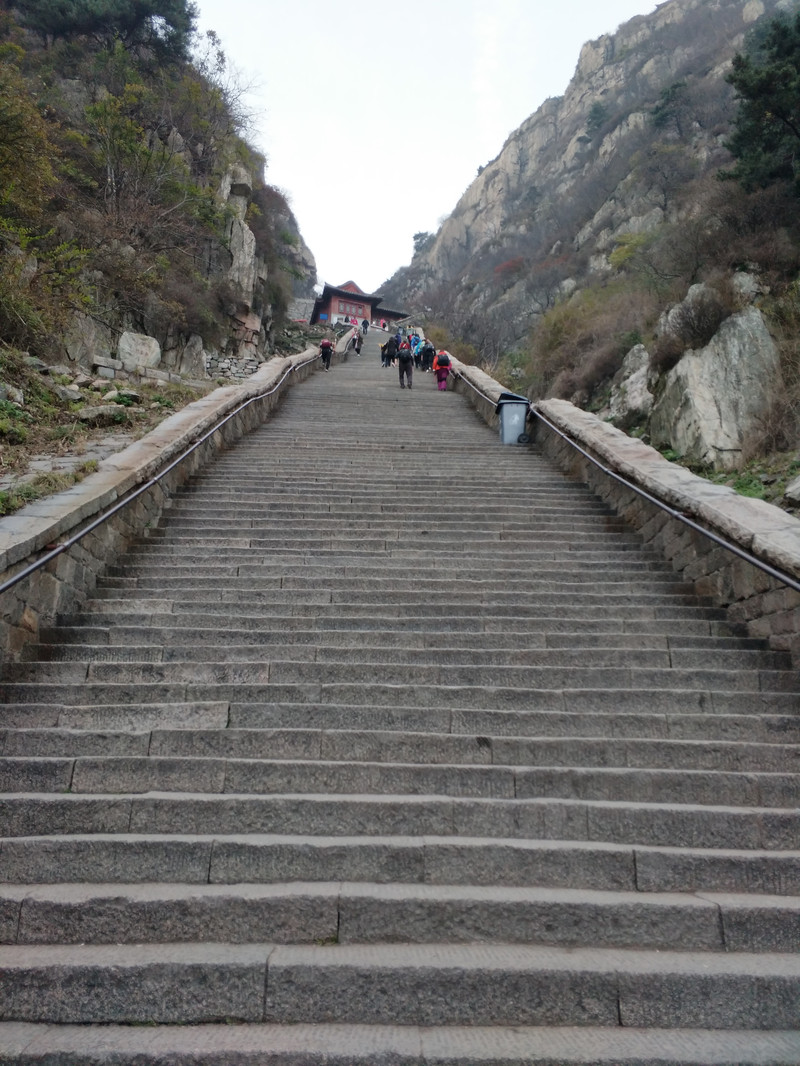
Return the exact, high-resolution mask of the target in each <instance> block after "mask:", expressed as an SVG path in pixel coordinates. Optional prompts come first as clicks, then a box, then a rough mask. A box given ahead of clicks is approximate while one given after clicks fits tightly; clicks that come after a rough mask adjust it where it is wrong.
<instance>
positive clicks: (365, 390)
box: [0, 337, 800, 1066]
mask: <svg viewBox="0 0 800 1066" xmlns="http://www.w3.org/2000/svg"><path fill="white" fill-rule="evenodd" d="M0 696H1V697H2V701H3V704H4V706H3V707H2V710H1V712H0V713H2V721H1V723H0V743H1V744H2V759H1V760H0V774H1V775H2V785H1V787H2V791H3V795H2V796H1V797H0V827H2V843H1V844H0V882H2V884H0V941H2V944H3V945H4V946H3V947H1V948H0V1018H1V1019H2V1024H0V1063H2V1064H6V1063H8V1064H11V1063H14V1064H17V1063H25V1064H33V1063H36V1064H45V1066H76V1064H84V1063H86V1064H90V1063H91V1064H95V1063H96V1064H99V1063H113V1064H115V1066H122V1064H130V1066H133V1064H136V1066H148V1064H155V1063H160V1064H171V1066H172V1064H183V1066H189V1064H200V1063H203V1064H212V1066H243V1064H245V1063H247V1064H256V1063H258V1064H264V1063H269V1064H276V1066H290V1064H291V1066H301V1064H311V1066H322V1064H326V1066H332V1064H337V1066H345V1064H354V1066H355V1064H357V1066H381V1064H383V1066H390V1064H391V1066H412V1064H423V1063H424V1064H433V1063H435V1064H437V1066H454V1064H457V1063H458V1064H469V1063H475V1064H479V1063H480V1064H482V1066H486V1064H489V1063H492V1064H500V1063H502V1064H504V1066H512V1064H513V1066H522V1064H526V1066H545V1064H546V1066H557V1064H564V1066H572V1064H577V1063H581V1064H584V1066H586V1064H592V1063H603V1064H614V1066H648V1064H653V1066H655V1064H658V1066H669V1064H673V1066H688V1064H714V1066H724V1064H728V1066H750V1064H756V1063H758V1064H762V1066H767V1064H769V1066H788V1064H797V1063H800V954H798V946H800V850H798V840H799V839H800V838H799V836H798V829H799V828H800V811H798V809H797V808H798V781H799V780H800V777H798V757H799V756H800V717H799V716H798V710H799V709H800V685H798V678H797V675H796V673H795V672H793V671H792V670H791V669H790V664H789V662H788V661H787V660H785V659H784V658H783V657H782V656H781V655H778V654H775V653H772V652H770V651H769V650H767V649H766V648H765V647H764V646H763V645H762V644H760V643H759V642H756V641H752V640H747V639H743V638H742V637H740V636H737V635H736V634H735V633H733V632H731V630H730V629H729V627H728V626H727V625H726V623H725V621H724V617H723V615H722V614H721V612H720V611H718V610H716V609H714V608H713V607H712V606H711V605H710V604H709V603H707V602H703V601H702V600H699V599H698V598H697V597H696V596H695V595H693V592H692V589H691V588H690V587H687V586H685V585H683V584H680V583H679V582H678V581H676V579H675V576H674V575H673V574H672V572H671V571H669V570H668V569H666V568H665V566H664V565H663V564H662V563H661V562H660V561H659V560H658V559H657V558H655V557H654V556H653V555H652V554H649V553H647V552H646V551H644V550H643V549H642V548H641V547H640V545H639V543H638V541H637V539H636V537H635V536H634V535H633V534H632V533H631V532H630V531H629V530H628V529H627V528H626V527H625V526H624V524H623V523H622V522H620V521H619V520H618V519H617V518H616V517H615V516H614V515H613V514H611V513H610V512H609V511H608V510H606V509H605V508H604V506H603V505H602V504H601V503H600V502H598V501H597V500H596V499H594V498H593V497H591V496H590V495H589V494H588V493H587V492H586V490H585V489H584V488H583V487H582V486H580V485H578V484H576V483H573V482H570V481H567V480H565V479H564V478H563V477H562V476H561V475H560V474H559V473H558V472H556V471H555V470H554V469H552V468H551V467H550V466H549V465H548V463H547V462H546V461H545V460H544V459H543V458H542V457H541V456H539V455H537V454H536V453H535V451H533V450H532V449H530V448H525V447H503V446H502V445H501V444H500V443H499V441H498V438H497V435H496V434H495V433H494V432H493V431H491V430H490V429H488V428H487V427H486V426H485V425H483V423H481V422H480V421H479V420H478V418H477V416H476V415H475V414H474V413H473V412H472V410H471V409H470V408H469V407H468V405H467V404H466V403H465V402H464V400H463V399H462V398H461V397H460V396H458V395H455V394H453V393H445V394H442V393H439V392H438V391H437V390H436V388H435V383H434V381H433V379H432V376H431V375H425V374H419V373H418V374H416V375H415V378H414V388H413V390H412V391H411V392H409V391H406V390H401V389H400V388H399V386H398V380H397V372H396V371H394V370H383V369H381V368H380V366H379V362H378V358H377V340H376V339H374V338H372V337H371V338H370V340H369V343H368V345H367V346H366V347H365V349H364V355H363V356H362V357H360V358H351V359H350V361H349V362H348V363H347V364H345V365H342V366H338V367H335V368H334V369H332V371H331V373H330V374H324V373H318V374H316V375H315V376H314V378H313V379H312V380H310V381H309V382H307V383H305V384H303V385H298V386H296V387H295V388H294V389H293V390H292V392H291V393H290V395H289V398H288V399H287V400H286V402H285V403H284V405H283V407H282V408H281V409H280V411H279V412H278V413H277V414H276V416H275V417H274V419H273V420H272V421H271V422H270V423H268V424H267V425H265V426H264V427H262V428H261V429H260V430H258V431H256V432H255V433H253V434H252V435H251V436H249V437H247V438H245V439H244V440H243V441H242V442H241V443H240V444H239V446H238V447H236V448H235V450H233V451H231V452H229V453H226V454H225V455H223V456H222V457H221V458H219V459H218V460H217V461H216V462H215V463H214V464H213V465H212V466H211V467H209V468H208V469H207V471H206V472H204V473H203V474H202V475H201V476H198V477H196V478H195V479H194V480H193V482H192V483H191V484H190V485H189V486H188V488H187V489H186V490H184V491H183V492H181V493H180V495H179V496H177V497H176V498H175V499H174V501H173V503H172V506H171V507H170V508H169V509H168V510H167V511H166V512H165V515H164V519H163V520H162V521H161V522H160V523H159V525H158V527H157V528H155V529H152V530H151V531H150V534H149V536H148V537H147V538H146V539H144V540H143V541H142V542H141V543H140V544H138V545H137V546H135V547H134V548H133V549H132V550H131V551H130V552H129V553H128V554H127V555H126V556H125V557H123V558H120V559H119V561H118V564H117V565H116V566H115V567H114V568H113V570H112V571H111V572H110V573H109V574H108V575H107V576H106V577H105V578H104V579H103V580H102V581H101V583H100V586H99V588H98V590H97V594H96V597H95V598H94V599H92V600H91V601H90V602H88V603H87V604H86V605H85V608H84V610H83V611H82V613H81V614H80V615H79V616H77V617H72V618H69V619H64V620H62V621H61V623H60V624H59V625H58V626H57V627H56V628H54V629H52V630H51V631H49V632H47V633H45V634H43V636H42V642H41V644H40V645H39V646H38V647H36V648H35V649H34V651H33V652H32V654H31V656H30V661H28V662H25V663H21V664H18V665H16V666H11V667H9V668H8V669H7V670H6V672H5V675H4V678H3V681H2V684H1V685H0Z"/></svg>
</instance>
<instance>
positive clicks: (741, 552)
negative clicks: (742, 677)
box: [453, 370, 800, 592]
mask: <svg viewBox="0 0 800 1066" xmlns="http://www.w3.org/2000/svg"><path fill="white" fill-rule="evenodd" d="M453 372H454V373H455V375H456V376H457V377H458V378H460V380H461V381H463V382H464V383H465V384H467V385H469V387H470V388H471V389H473V391H474V392H477V393H478V395H479V396H481V397H482V398H483V399H484V400H486V401H487V402H488V403H491V404H492V405H494V404H495V401H494V400H493V399H492V398H491V396H487V395H486V393H485V392H482V391H481V390H480V389H479V388H478V387H477V385H474V384H473V383H472V382H471V381H469V379H468V378H466V377H464V375H463V374H462V373H461V372H460V371H458V370H455V371H453ZM528 412H529V413H530V414H532V415H533V416H534V417H535V418H538V419H539V421H540V422H543V423H544V425H546V426H547V428H548V429H550V430H552V432H553V433H555V434H556V435H557V436H558V437H560V438H561V439H562V440H563V441H565V442H566V443H567V444H569V445H570V447H572V448H574V449H575V451H577V452H579V453H580V455H582V456H583V457H584V458H585V459H588V460H589V462H590V463H593V464H594V466H596V467H597V468H598V470H600V471H601V472H602V473H603V474H605V475H606V477H610V478H612V479H613V480H614V481H616V482H618V483H619V484H620V485H623V486H624V487H625V488H627V489H630V490H631V492H635V493H636V494H637V496H641V497H642V498H643V499H645V500H647V502H648V503H652V504H653V505H654V506H655V507H658V508H659V509H660V510H662V511H664V512H666V514H668V515H669V516H670V518H676V519H677V520H678V521H679V522H682V523H683V524H684V525H685V526H688V527H689V528H690V529H693V530H695V532H697V533H701V534H702V535H703V536H704V537H708V539H709V540H711V541H713V542H714V543H715V544H717V545H719V547H720V548H724V549H725V550H726V551H729V552H732V553H733V554H734V555H736V556H738V557H739V558H740V559H742V560H744V562H746V563H750V565H751V566H755V567H756V568H757V569H759V570H761V571H763V573H765V574H768V575H769V576H770V577H774V578H775V580H776V581H780V582H781V584H782V585H786V586H787V587H788V588H790V589H793V590H794V591H795V592H800V581H798V580H797V578H795V577H792V575H791V574H788V573H787V572H786V571H785V570H780V569H778V567H775V566H772V564H771V563H767V562H765V561H764V560H763V559H759V557H758V556H757V555H754V554H753V553H752V552H750V551H748V550H747V549H746V548H742V547H741V546H740V545H739V544H734V543H733V541H730V540H728V539H727V538H726V537H723V536H720V534H719V533H714V531H713V530H710V529H707V528H706V527H705V526H701V525H700V523H699V522H695V521H694V519H693V518H689V516H688V515H687V514H685V513H684V512H683V511H677V510H676V509H675V508H674V507H670V505H669V504H668V503H665V502H664V500H660V499H659V498H658V497H657V496H653V495H652V494H651V493H649V492H648V491H647V490H646V489H643V488H641V486H639V485H637V484H635V482H633V481H630V480H629V479H628V478H626V477H623V476H622V474H618V473H617V472H616V470H612V469H611V468H610V467H607V466H606V465H605V464H604V463H601V462H600V460H599V459H598V458H597V457H596V456H594V455H592V454H591V452H588V451H587V450H586V449H585V448H583V447H581V445H580V444H578V443H577V441H574V440H573V439H572V437H570V436H568V435H567V434H566V433H564V431H563V430H561V429H559V428H558V426H556V425H554V424H553V423H552V422H551V421H550V419H549V418H548V417H547V416H546V415H543V414H542V413H541V411H537V409H536V408H535V407H534V405H533V404H532V403H529V404H528Z"/></svg>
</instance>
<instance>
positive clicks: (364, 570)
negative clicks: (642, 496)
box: [107, 551, 675, 583]
mask: <svg viewBox="0 0 800 1066" xmlns="http://www.w3.org/2000/svg"><path fill="white" fill-rule="evenodd" d="M176 554H177V553H171V554H162V555H158V556H156V555H152V554H148V555H146V556H132V557H131V556H128V557H126V559H125V561H121V562H119V563H117V564H116V565H115V566H112V567H109V569H108V571H107V575H108V576H109V577H111V578H123V577H127V578H131V577H163V576H165V575H166V576H171V575H174V576H177V577H181V576H193V575H196V574H204V575H208V576H211V577H213V576H215V575H223V576H224V575H230V574H236V573H252V574H269V573H271V572H272V571H274V572H276V573H279V574H280V575H281V576H282V577H300V578H305V579H307V580H312V581H313V580H328V579H331V578H339V579H342V578H348V577H350V578H358V577H379V578H383V577H386V576H387V575H390V574H392V573H394V572H407V562H408V560H406V559H399V560H398V559H394V558H393V559H386V560H385V561H384V562H382V563H380V564H378V563H377V562H375V563H372V562H367V561H364V563H363V565H360V566H354V565H350V564H349V563H348V562H347V561H346V560H344V561H341V562H336V561H333V560H331V561H324V560H320V559H317V558H316V557H315V556H314V555H311V556H310V557H309V558H307V559H305V560H304V561H302V562H300V561H297V560H296V559H295V560H294V561H292V560H291V559H286V560H281V559H275V558H274V557H273V556H270V557H269V558H268V559H253V556H252V552H243V551H237V552H231V553H227V552H226V555H225V561H224V562H222V561H220V557H219V555H218V553H216V552H206V553H198V554H196V555H194V556H193V557H192V558H191V559H183V560H181V561H180V562H178V561H177V560H176ZM576 555H577V556H580V558H574V556H576ZM145 559H146V560H147V561H146V562H145V561H143V560H145ZM564 563H569V564H570V571H571V575H572V574H574V575H576V580H579V579H580V578H581V577H582V576H583V575H584V574H594V573H599V574H602V575H604V576H605V575H606V574H608V573H609V572H613V573H616V574H621V575H623V577H624V578H629V577H631V576H633V575H645V576H646V575H648V574H650V573H655V574H667V573H670V576H671V577H672V580H673V581H674V580H675V574H674V573H671V572H670V571H668V570H667V568H666V567H664V566H663V565H661V566H659V565H658V564H657V563H656V562H655V561H654V560H650V559H640V558H638V557H635V556H633V553H632V552H627V553H626V552H619V553H618V554H616V555H611V554H610V553H608V552H606V553H601V552H561V553H556V552H547V553H545V552H542V553H540V555H539V557H538V558H537V573H539V574H540V573H543V572H546V573H551V572H553V573H561V574H562V575H563V569H564ZM414 576H415V577H418V578H421V579H422V578H424V579H426V580H427V579H429V578H439V579H447V580H456V579H459V580H461V579H463V580H467V581H475V580H477V581H485V580H487V579H488V578H489V577H491V579H492V580H494V581H496V582H498V583H501V582H502V581H506V582H507V581H508V580H509V578H510V579H511V580H512V581H514V582H515V583H516V582H518V581H519V573H518V570H517V568H516V567H514V566H511V565H506V566H504V567H499V566H498V567H495V568H493V571H492V573H491V575H488V574H487V571H486V568H485V567H479V566H472V567H467V566H455V565H453V564H451V563H450V562H449V561H448V562H445V561H443V562H441V563H439V562H438V561H436V560H432V561H429V557H428V556H427V555H426V556H423V557H422V558H418V559H417V561H416V563H415V565H414Z"/></svg>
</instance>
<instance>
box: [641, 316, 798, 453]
mask: <svg viewBox="0 0 800 1066" xmlns="http://www.w3.org/2000/svg"><path fill="white" fill-rule="evenodd" d="M779 380H780V367H779V357H778V350H777V348H776V347H775V344H774V342H773V340H772V338H771V337H770V335H769V332H768V330H767V327H766V325H765V324H764V319H763V318H762V316H761V312H760V311H759V310H758V309H757V308H755V307H748V308H746V309H745V310H744V311H739V312H738V313H737V314H735V315H731V317H730V318H728V319H726V320H725V321H724V322H723V323H722V325H721V326H720V328H719V330H718V331H717V333H716V334H715V336H714V337H713V338H712V340H711V341H710V343H709V344H707V345H706V347H705V348H700V349H698V350H697V351H688V352H686V354H685V355H684V356H683V358H682V359H681V360H680V362H679V363H678V364H677V366H675V367H673V368H672V370H670V371H669V373H668V374H667V375H666V381H665V386H664V391H663V393H662V394H661V396H660V397H659V399H658V400H657V402H656V404H655V405H654V407H653V412H652V415H651V418H650V438H651V440H652V442H653V444H654V445H655V446H656V447H662V446H665V447H670V448H673V449H674V450H675V451H676V452H678V453H679V454H680V455H681V456H683V458H684V459H687V460H689V461H691V462H695V463H700V464H703V465H707V466H712V467H715V468H716V469H720V470H734V469H736V467H737V466H738V465H739V461H740V458H741V453H742V442H743V440H744V439H745V437H746V436H747V435H748V433H749V432H750V431H752V430H753V429H755V428H756V427H757V425H758V422H759V420H760V419H761V418H763V416H764V415H765V414H766V412H767V410H768V408H769V405H770V400H771V397H772V395H773V390H774V389H775V388H776V387H777V386H778V383H779Z"/></svg>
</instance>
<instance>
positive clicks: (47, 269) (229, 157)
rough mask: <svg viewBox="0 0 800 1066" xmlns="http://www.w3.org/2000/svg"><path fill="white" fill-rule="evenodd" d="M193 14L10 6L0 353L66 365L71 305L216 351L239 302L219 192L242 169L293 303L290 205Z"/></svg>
mask: <svg viewBox="0 0 800 1066" xmlns="http://www.w3.org/2000/svg"><path fill="white" fill-rule="evenodd" d="M195 19H196V11H195V8H194V6H193V5H192V4H191V3H188V2H187V0H18V2H17V3H14V4H13V6H12V7H11V9H10V10H4V11H3V12H2V13H0V344H4V345H7V346H10V347H13V348H17V349H20V350H25V351H29V352H31V353H33V354H35V355H39V356H41V357H43V358H45V359H50V360H52V359H53V358H54V357H56V358H60V357H61V356H62V354H63V334H64V330H65V328H67V326H68V325H69V321H70V317H71V315H72V314H73V313H74V312H81V313H82V314H83V315H85V316H87V317H88V318H89V319H91V320H94V321H96V322H98V323H101V324H103V325H105V326H108V327H110V328H112V329H119V328H129V329H130V328H133V329H134V330H139V331H141V332H146V333H149V334H151V335H153V336H155V337H156V338H158V339H159V340H160V341H161V342H162V344H166V343H167V342H169V341H172V342H174V339H175V337H176V335H177V334H180V333H182V334H184V335H188V334H191V333H197V334H200V336H202V338H203V340H204V341H205V342H206V343H207V344H209V345H212V344H214V343H215V342H218V341H219V340H220V338H221V337H222V336H223V335H224V334H225V332H226V330H227V327H228V324H229V315H230V314H231V313H232V312H233V311H234V310H235V309H236V307H235V298H234V294H233V293H232V292H231V291H230V288H229V286H228V285H227V284H226V283H225V282H224V281H221V280H220V278H222V277H223V276H224V275H223V273H222V272H221V271H219V270H218V269H217V268H218V260H219V259H220V255H221V254H223V255H224V244H225V240H226V226H227V224H228V222H229V218H228V215H227V209H226V207H225V205H224V203H223V201H221V200H220V198H219V196H218V190H219V187H220V183H221V181H222V178H223V175H224V174H225V172H226V170H228V168H229V167H230V166H231V165H232V164H235V163H241V164H243V165H244V166H245V167H246V168H248V169H249V170H250V172H251V173H252V174H253V176H254V179H255V191H254V203H255V206H254V207H253V209H252V214H253V217H255V216H256V215H258V225H257V226H256V225H254V226H253V229H254V231H255V232H256V236H257V240H258V244H257V249H258V253H259V254H260V255H261V256H263V257H264V259H265V260H266V261H267V266H268V270H269V272H270V276H271V279H272V280H271V288H270V290H269V291H267V292H265V293H264V296H263V299H264V300H265V301H269V302H270V303H271V304H273V305H276V306H278V307H280V306H284V307H285V305H286V302H287V299H288V294H289V292H290V289H291V282H292V277H291V269H290V268H289V267H288V265H287V262H286V259H287V256H286V252H287V250H288V248H289V245H290V244H291V242H292V241H293V240H295V239H296V234H293V233H291V232H287V227H286V218H287V216H288V217H291V212H290V210H289V208H288V206H287V204H286V201H285V199H284V198H283V197H282V196H281V194H280V193H279V192H278V191H277V190H276V189H273V188H271V187H270V186H268V185H267V184H266V182H265V179H264V174H263V172H264V159H263V157H261V156H259V154H258V153H257V152H255V151H254V150H253V149H252V148H250V147H249V146H248V144H247V143H246V141H245V140H244V139H243V135H244V134H245V133H246V131H247V120H248V115H247V112H246V109H245V108H244V106H243V92H242V89H241V88H240V87H239V86H238V85H237V83H236V80H235V78H232V77H231V74H230V71H229V65H228V63H227V60H226V57H225V55H224V54H223V52H222V50H221V49H220V47H219V42H218V40H217V38H216V37H215V35H214V34H208V35H206V37H204V38H203V39H199V38H198V36H197V34H196V32H195ZM190 57H191V58H190Z"/></svg>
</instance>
